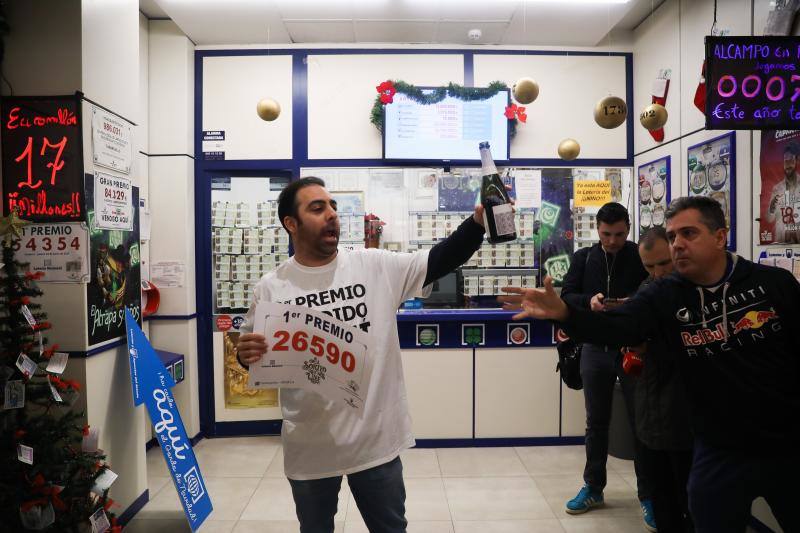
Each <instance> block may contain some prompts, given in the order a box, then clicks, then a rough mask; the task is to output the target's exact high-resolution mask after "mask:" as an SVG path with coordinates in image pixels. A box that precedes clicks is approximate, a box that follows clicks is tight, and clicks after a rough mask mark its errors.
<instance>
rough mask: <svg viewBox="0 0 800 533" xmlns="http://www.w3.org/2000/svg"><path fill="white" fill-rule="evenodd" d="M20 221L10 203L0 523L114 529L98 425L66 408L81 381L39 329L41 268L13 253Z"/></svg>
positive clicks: (1, 295)
mask: <svg viewBox="0 0 800 533" xmlns="http://www.w3.org/2000/svg"><path fill="white" fill-rule="evenodd" d="M25 224H28V222H25V221H22V220H20V219H19V218H18V217H17V213H16V211H14V212H13V213H12V214H11V215H10V216H8V217H3V218H0V238H2V259H0V263H2V264H0V394H2V397H0V403H2V410H0V517H2V527H7V528H8V531H25V530H41V531H74V532H79V531H81V532H82V531H105V530H107V529H112V530H115V531H119V530H121V528H119V527H118V526H116V518H114V517H113V515H110V514H105V513H106V511H108V509H109V507H110V506H111V505H113V501H112V500H111V498H109V497H108V486H107V485H109V484H110V483H109V482H108V481H107V480H108V479H110V478H113V477H114V476H113V473H111V472H110V471H108V465H107V464H106V463H105V455H104V454H103V452H102V451H100V450H98V449H97V447H96V441H97V435H96V432H93V431H90V429H89V427H88V426H85V425H84V422H83V421H84V414H83V413H80V412H76V411H73V410H72V409H71V406H72V405H73V404H74V403H75V400H76V399H77V397H78V395H79V394H80V383H78V382H77V381H73V380H69V379H63V378H62V377H61V375H60V374H61V372H63V367H64V365H65V361H66V358H67V357H68V356H67V354H61V353H58V352H56V350H57V349H58V345H52V346H48V344H47V339H46V338H45V337H44V336H43V332H44V331H46V330H48V329H50V324H49V323H48V322H47V321H46V318H47V317H46V315H45V313H43V312H42V309H41V305H40V304H38V303H36V299H37V298H38V297H40V296H41V295H42V291H41V290H39V288H38V287H37V285H36V281H38V280H40V279H41V278H42V277H43V273H41V272H37V273H33V272H30V271H27V266H28V265H27V264H23V263H20V262H18V261H17V260H16V259H15V253H16V251H17V250H19V247H20V240H19V238H20V236H21V233H20V228H21V227H22V226H23V225H25ZM112 481H113V479H112ZM109 516H110V517H109ZM90 517H91V520H90ZM109 521H110V523H108V522H109ZM106 523H108V525H106Z"/></svg>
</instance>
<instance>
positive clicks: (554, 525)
mask: <svg viewBox="0 0 800 533" xmlns="http://www.w3.org/2000/svg"><path fill="white" fill-rule="evenodd" d="M455 533H564V528H562V527H561V522H559V521H558V519H556V518H548V519H545V520H492V521H467V522H456V523H455Z"/></svg>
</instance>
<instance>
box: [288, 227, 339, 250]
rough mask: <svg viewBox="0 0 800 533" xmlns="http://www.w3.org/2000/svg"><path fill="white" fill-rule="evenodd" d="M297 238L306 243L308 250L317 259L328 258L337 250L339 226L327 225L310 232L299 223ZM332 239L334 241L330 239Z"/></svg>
mask: <svg viewBox="0 0 800 533" xmlns="http://www.w3.org/2000/svg"><path fill="white" fill-rule="evenodd" d="M297 229H298V233H299V235H298V237H299V238H300V240H302V241H303V242H306V243H308V248H309V249H310V251H311V252H312V253H313V254H314V255H315V256H317V257H321V258H325V257H330V256H331V255H333V254H335V253H336V250H337V249H338V248H339V224H338V222H337V223H335V224H328V225H326V226H325V227H323V228H322V229H320V230H317V231H312V230H310V229H309V228H308V226H306V225H304V224H302V223H300V224H299V225H298V226H297ZM331 237H334V239H331Z"/></svg>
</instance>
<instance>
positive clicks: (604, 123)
mask: <svg viewBox="0 0 800 533" xmlns="http://www.w3.org/2000/svg"><path fill="white" fill-rule="evenodd" d="M626 118H628V106H627V105H626V104H625V100H623V99H622V98H620V97H619V96H606V97H605V98H603V99H602V100H600V101H599V102H597V103H596V104H595V106H594V121H595V122H597V125H598V126H600V127H601V128H605V129H607V130H610V129H614V128H616V127H617V126H621V125H622V124H624V123H625V119H626Z"/></svg>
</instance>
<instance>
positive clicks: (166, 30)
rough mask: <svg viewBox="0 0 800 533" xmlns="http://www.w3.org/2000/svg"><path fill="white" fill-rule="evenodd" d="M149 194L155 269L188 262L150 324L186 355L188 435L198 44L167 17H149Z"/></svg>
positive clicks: (194, 428) (179, 390) (193, 429)
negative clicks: (179, 282) (161, 264)
mask: <svg viewBox="0 0 800 533" xmlns="http://www.w3.org/2000/svg"><path fill="white" fill-rule="evenodd" d="M148 57H149V62H148V64H149V68H148V73H147V75H148V78H149V79H148V99H147V102H148V106H149V113H148V126H149V140H148V146H147V154H148V166H149V188H148V200H149V202H150V212H151V213H152V234H151V239H150V267H151V268H152V265H153V264H154V263H157V262H159V261H180V262H182V263H183V264H184V266H185V280H184V283H183V286H182V287H175V288H165V287H162V288H160V293H161V305H160V307H159V310H158V313H157V315H162V316H163V315H171V316H175V317H178V318H176V319H175V320H153V321H150V322H149V326H150V341H151V344H152V345H153V347H154V348H157V349H163V350H167V351H171V352H176V353H181V354H183V355H184V360H185V363H184V364H185V370H184V374H185V378H184V381H183V383H181V384H179V385H177V386H176V387H175V389H174V394H175V399H176V401H177V404H178V407H179V410H180V413H181V418H182V419H183V422H184V425H185V426H186V433H187V435H188V436H189V437H190V438H193V437H195V436H196V435H197V434H198V433H199V432H200V415H199V400H198V397H199V386H198V381H197V320H196V319H195V318H181V317H187V316H189V315H192V314H194V313H195V311H196V309H197V308H196V304H195V302H196V299H195V286H196V282H195V261H194V253H195V246H194V244H195V233H194V159H193V157H192V155H193V154H194V44H193V43H192V42H191V41H190V40H189V39H188V37H186V36H185V35H183V33H181V31H180V30H179V29H178V27H177V26H175V24H174V23H173V22H172V21H169V20H151V21H149V40H148Z"/></svg>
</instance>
